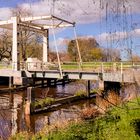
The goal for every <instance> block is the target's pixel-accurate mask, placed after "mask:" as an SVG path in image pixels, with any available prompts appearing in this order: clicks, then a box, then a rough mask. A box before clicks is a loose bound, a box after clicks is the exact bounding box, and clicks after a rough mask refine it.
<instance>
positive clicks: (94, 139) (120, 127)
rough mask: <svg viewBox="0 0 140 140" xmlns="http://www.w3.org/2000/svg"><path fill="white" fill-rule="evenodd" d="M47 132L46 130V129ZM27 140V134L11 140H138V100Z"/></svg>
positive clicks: (139, 136) (139, 100)
mask: <svg viewBox="0 0 140 140" xmlns="http://www.w3.org/2000/svg"><path fill="white" fill-rule="evenodd" d="M46 130H47V129H46ZM46 133H48V132H46V131H42V132H39V133H38V134H36V135H34V136H32V138H31V137H30V138H29V135H28V134H27V133H22V134H17V135H15V136H14V137H12V138H11V139H12V140H18V139H33V140H121V139H123V140H138V139H140V98H139V99H135V100H133V101H131V102H128V103H125V104H122V105H120V106H117V107H113V108H111V109H110V110H108V111H107V113H106V114H105V115H102V116H100V117H97V118H94V119H90V120H84V121H80V122H78V123H73V122H71V123H69V124H68V125H66V126H65V127H62V128H55V129H53V130H52V131H50V132H49V133H48V134H47V135H46Z"/></svg>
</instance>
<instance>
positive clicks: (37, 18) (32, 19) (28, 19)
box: [21, 16, 52, 21]
mask: <svg viewBox="0 0 140 140" xmlns="http://www.w3.org/2000/svg"><path fill="white" fill-rule="evenodd" d="M51 18H52V16H37V17H23V18H21V21H34V20H45V19H51Z"/></svg>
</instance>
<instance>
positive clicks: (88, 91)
mask: <svg viewBox="0 0 140 140" xmlns="http://www.w3.org/2000/svg"><path fill="white" fill-rule="evenodd" d="M86 92H87V97H88V98H90V80H88V81H87V86H86Z"/></svg>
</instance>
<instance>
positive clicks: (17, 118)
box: [0, 83, 90, 139]
mask: <svg viewBox="0 0 140 140" xmlns="http://www.w3.org/2000/svg"><path fill="white" fill-rule="evenodd" d="M79 89H81V90H86V87H85V85H84V84H83V83H77V84H75V83H71V84H69V85H66V86H65V87H64V86H60V85H59V86H57V87H52V88H43V89H40V88H37V89H36V90H35V93H34V94H35V98H36V99H40V98H44V97H47V96H49V97H54V98H60V97H66V96H69V95H73V94H74V93H75V92H76V91H77V90H79ZM26 96H27V93H26V90H25V91H18V92H16V91H15V92H12V93H10V92H9V93H6V94H5V93H4V94H0V138H2V139H7V138H8V137H9V136H11V135H14V134H15V133H18V132H21V131H28V132H32V133H36V132H38V131H40V130H41V129H42V128H43V127H44V126H45V125H46V124H47V125H51V124H54V123H56V121H57V122H61V121H62V120H72V119H75V118H77V117H78V116H79V112H80V110H81V109H82V108H83V107H84V106H87V105H88V106H89V105H90V103H89V102H85V101H80V103H79V102H77V103H75V104H71V103H69V104H66V105H65V106H63V108H59V109H58V110H57V111H54V112H50V113H45V114H38V115H25V114H24V102H25V98H26Z"/></svg>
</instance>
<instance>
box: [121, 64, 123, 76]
mask: <svg viewBox="0 0 140 140" xmlns="http://www.w3.org/2000/svg"><path fill="white" fill-rule="evenodd" d="M121 74H123V63H122V62H121Z"/></svg>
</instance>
